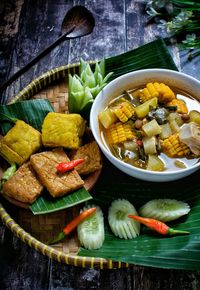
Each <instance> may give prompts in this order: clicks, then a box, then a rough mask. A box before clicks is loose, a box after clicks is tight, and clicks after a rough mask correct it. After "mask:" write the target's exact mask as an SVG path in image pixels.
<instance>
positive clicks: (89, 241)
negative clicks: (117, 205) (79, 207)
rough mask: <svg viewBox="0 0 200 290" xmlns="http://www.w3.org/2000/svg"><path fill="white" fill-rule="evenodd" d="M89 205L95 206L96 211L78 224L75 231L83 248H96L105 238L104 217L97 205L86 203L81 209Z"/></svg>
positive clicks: (99, 246)
mask: <svg viewBox="0 0 200 290" xmlns="http://www.w3.org/2000/svg"><path fill="white" fill-rule="evenodd" d="M90 207H96V212H95V213H94V214H92V215H91V216H89V217H88V218H87V219H85V220H84V221H83V222H82V223H80V224H79V225H78V227H77V232H78V239H79V241H80V243H81V245H82V246H83V247H84V248H86V249H89V250H96V249H99V248H101V246H102V244H103V242H104V239H105V232H104V219H103V213H102V210H101V209H100V207H99V206H96V205H88V206H85V207H84V208H83V210H86V209H87V208H90Z"/></svg>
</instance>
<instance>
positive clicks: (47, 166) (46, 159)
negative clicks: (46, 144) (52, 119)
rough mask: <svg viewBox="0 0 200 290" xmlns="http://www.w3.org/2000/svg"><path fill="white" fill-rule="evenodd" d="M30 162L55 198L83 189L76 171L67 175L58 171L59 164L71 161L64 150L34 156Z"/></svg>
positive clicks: (54, 150)
mask: <svg viewBox="0 0 200 290" xmlns="http://www.w3.org/2000/svg"><path fill="white" fill-rule="evenodd" d="M30 161H31V165H32V166H33V168H34V170H35V171H36V172H37V174H38V177H39V179H40V181H41V183H42V184H43V185H44V186H45V187H46V188H47V190H48V191H49V193H50V194H51V195H52V196H53V197H57V196H63V195H65V194H67V193H69V192H72V191H74V190H77V189H79V188H81V187H82V186H83V184H84V181H83V180H82V179H81V177H80V176H79V174H78V173H77V171H76V170H75V169H73V170H71V171H69V172H66V173H59V172H58V171H57V170H56V165H57V164H58V163H61V162H65V161H70V160H69V158H68V157H67V155H66V154H65V152H64V150H63V149H62V148H56V149H53V150H52V151H45V152H42V153H37V154H34V155H32V156H31V158H30Z"/></svg>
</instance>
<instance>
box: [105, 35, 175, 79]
mask: <svg viewBox="0 0 200 290" xmlns="http://www.w3.org/2000/svg"><path fill="white" fill-rule="evenodd" d="M105 63H106V74H107V73H109V72H113V74H112V76H111V77H110V79H109V81H111V80H113V79H115V78H116V77H119V76H121V75H122V74H125V73H129V72H131V71H136V70H141V69H148V68H165V69H171V70H178V69H177V67H176V65H175V63H174V61H173V59H172V57H171V55H170V53H169V51H168V49H167V47H166V45H165V42H164V40H163V39H157V40H155V41H152V42H150V43H147V44H145V45H143V46H140V47H138V48H136V49H134V50H130V51H128V52H125V53H123V54H120V55H117V56H114V57H110V58H107V59H106V60H105Z"/></svg>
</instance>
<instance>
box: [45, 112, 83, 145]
mask: <svg viewBox="0 0 200 290" xmlns="http://www.w3.org/2000/svg"><path fill="white" fill-rule="evenodd" d="M84 131H85V120H84V119H83V118H82V117H81V115H79V114H61V113H55V112H50V113H48V114H47V116H46V117H45V119H44V122H43V125H42V143H43V144H44V146H46V147H64V148H67V149H77V148H78V147H80V146H81V142H82V140H81V137H82V136H83V133H84Z"/></svg>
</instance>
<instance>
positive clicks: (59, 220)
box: [0, 62, 129, 269]
mask: <svg viewBox="0 0 200 290" xmlns="http://www.w3.org/2000/svg"><path fill="white" fill-rule="evenodd" d="M90 63H93V62H90ZM78 71H79V64H72V65H66V66H62V67H59V68H55V69H52V70H50V71H48V72H46V73H45V74H43V75H41V76H40V77H39V78H37V79H35V80H34V81H32V82H31V83H30V84H29V85H28V86H27V87H25V88H24V89H23V90H22V91H20V92H19V94H18V95H16V96H15V97H14V98H13V99H12V100H11V101H10V103H14V102H17V101H21V100H27V99H31V98H34V99H41V98H43V99H48V100H49V101H50V102H51V104H52V106H53V108H54V110H55V111H56V112H61V113H67V112H68V110H67V108H68V106H67V97H68V93H67V79H68V74H69V73H70V74H72V75H73V74H74V73H78ZM78 210H79V207H73V208H71V209H67V210H62V211H58V212H55V213H50V214H44V215H39V216H34V215H33V214H32V212H31V211H29V210H27V209H22V208H17V213H18V223H16V222H15V220H14V219H12V217H11V216H10V215H9V213H8V212H7V211H6V209H5V208H4V207H3V205H2V204H0V218H1V219H2V221H3V222H4V223H5V225H6V226H7V227H8V228H9V229H10V230H11V231H12V232H13V233H14V234H15V235H16V236H17V237H18V238H19V239H21V240H22V241H23V242H25V243H27V244H28V245H29V246H30V247H32V248H34V249H35V250H37V251H39V252H41V253H42V254H43V255H46V256H48V257H50V258H52V259H55V260H57V261H58V262H63V263H66V264H70V265H74V266H80V267H90V268H100V269H113V268H121V267H128V266H129V265H128V263H121V262H114V261H112V260H106V259H103V258H94V257H80V256H77V253H78V249H79V247H80V245H79V241H78V238H77V235H76V233H75V234H73V235H71V236H69V238H68V239H66V240H65V241H64V242H62V243H59V244H56V245H53V246H47V245H46V243H45V242H46V241H47V240H49V239H51V238H52V235H53V234H54V235H55V234H56V233H58V232H60V231H61V230H62V228H63V227H64V225H65V224H66V223H67V222H68V221H69V220H70V219H71V218H72V217H73V216H75V215H76V214H77V213H78Z"/></svg>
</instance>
